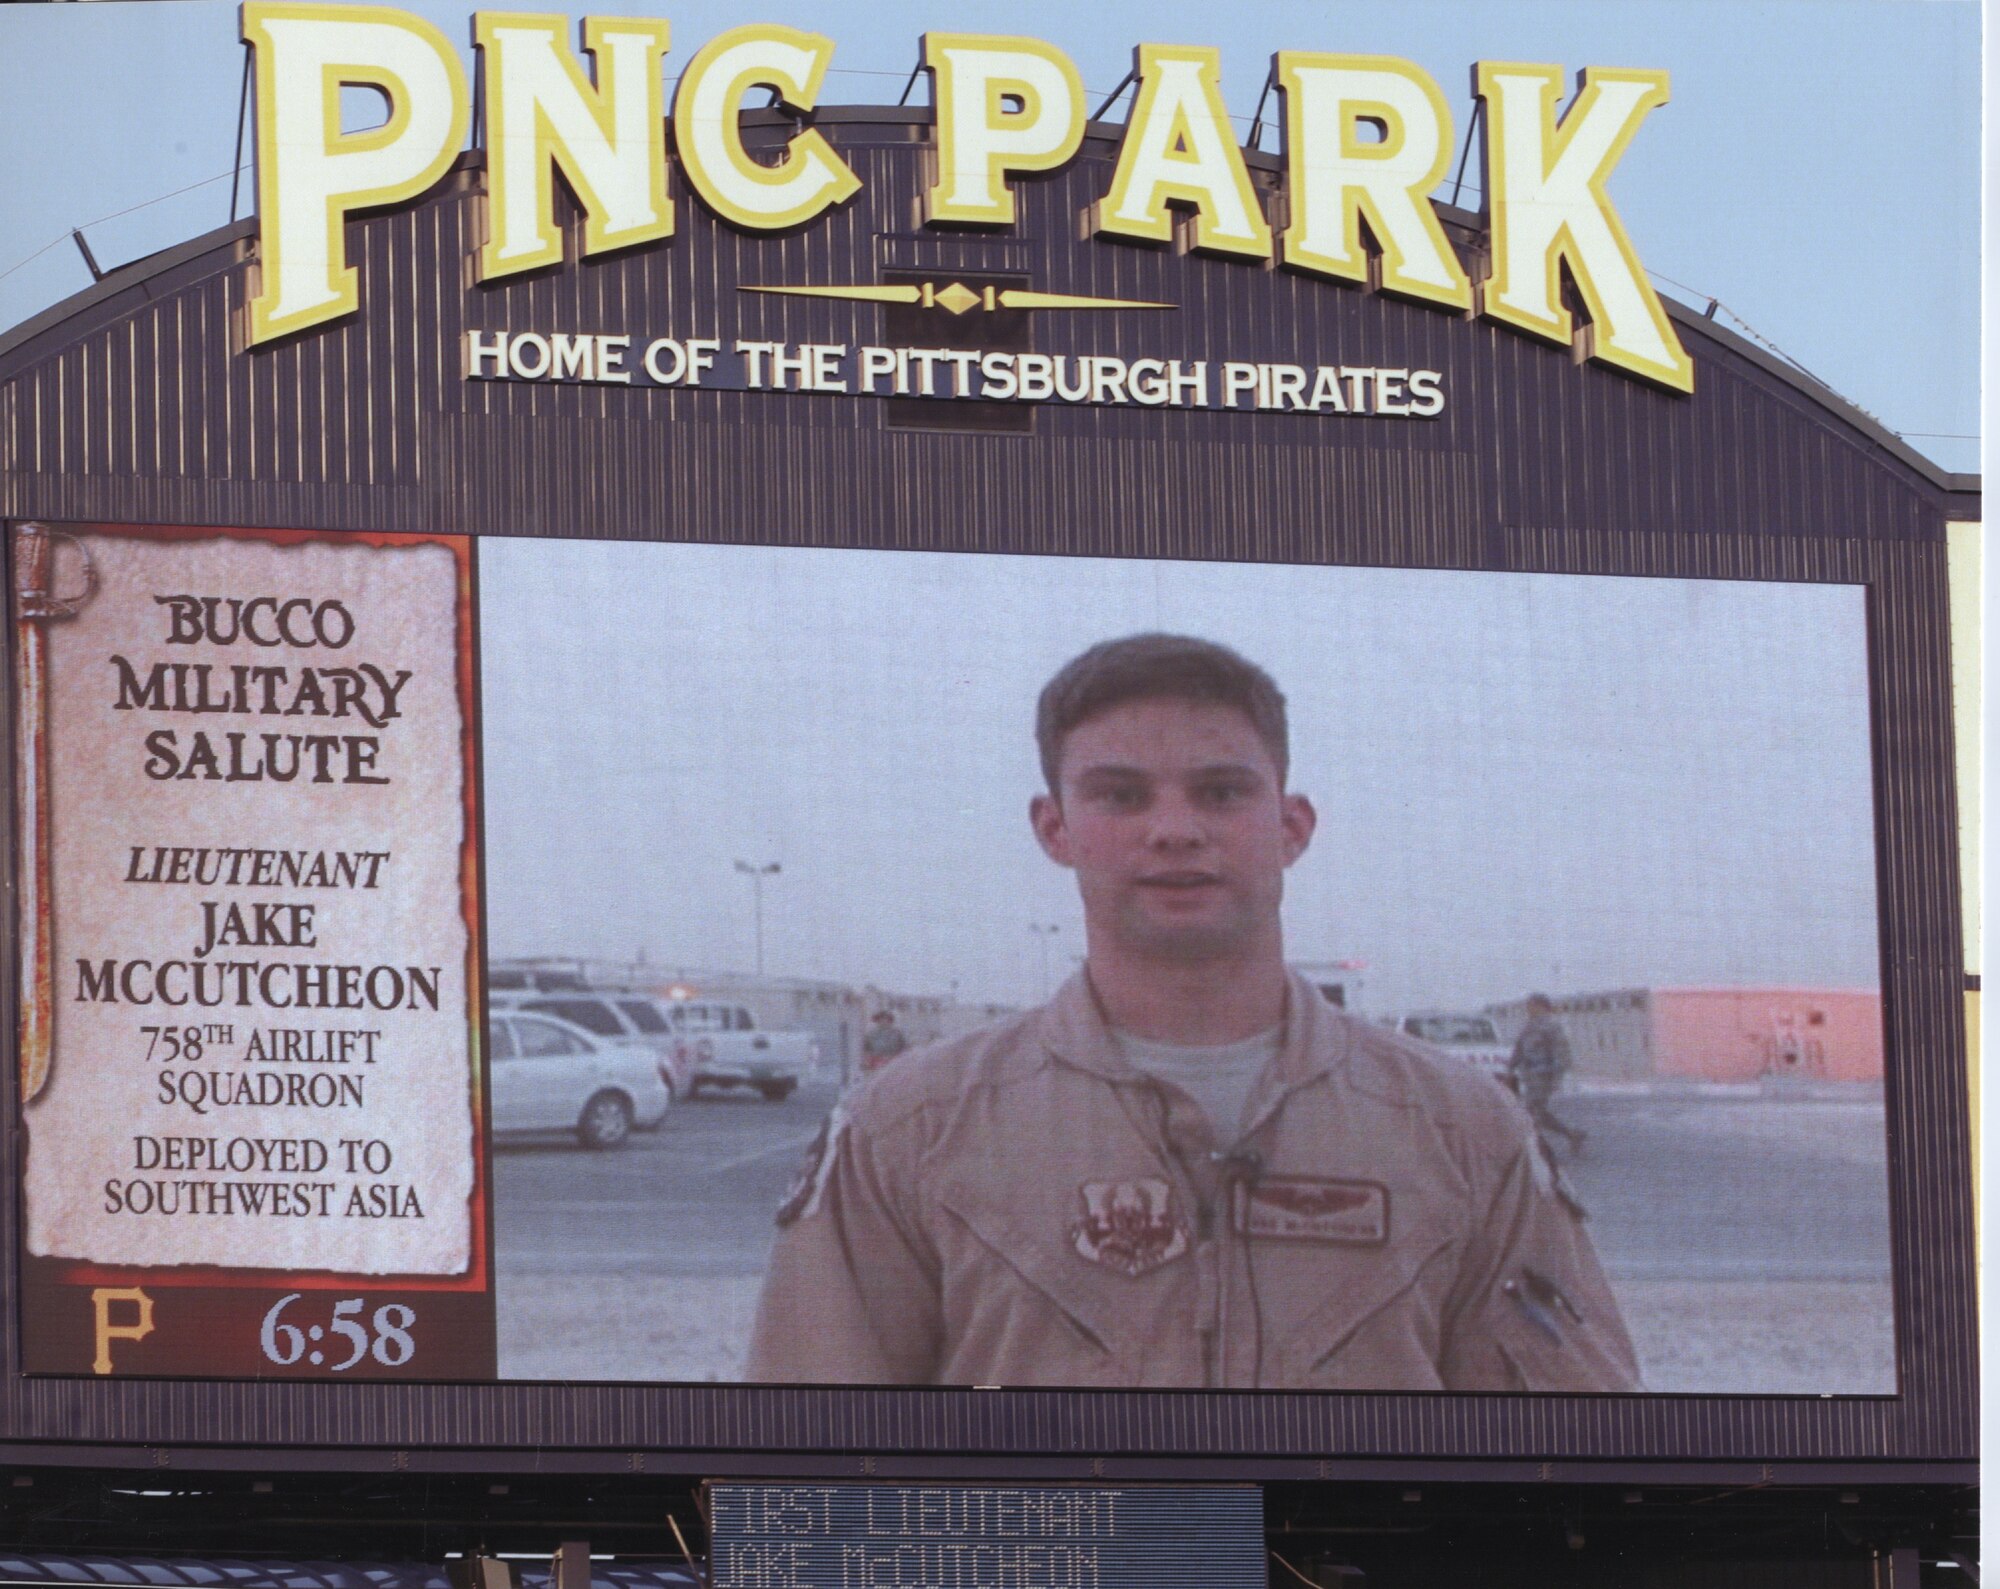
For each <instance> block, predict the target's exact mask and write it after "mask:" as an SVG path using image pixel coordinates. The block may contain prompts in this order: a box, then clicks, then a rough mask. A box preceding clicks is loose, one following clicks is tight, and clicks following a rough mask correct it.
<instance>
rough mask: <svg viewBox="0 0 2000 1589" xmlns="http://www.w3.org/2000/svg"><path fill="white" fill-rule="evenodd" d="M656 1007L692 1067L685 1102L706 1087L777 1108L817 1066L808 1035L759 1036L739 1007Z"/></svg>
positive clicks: (703, 1003) (700, 1002) (685, 1003)
mask: <svg viewBox="0 0 2000 1589" xmlns="http://www.w3.org/2000/svg"><path fill="white" fill-rule="evenodd" d="M658 1007H659V1009H660V1012H661V1013H662V1014H663V1015H665V1016H666V1018H667V1024H668V1025H669V1026H670V1027H671V1028H672V1029H673V1032H674V1037H675V1041H676V1044H677V1052H678V1053H680V1054H682V1055H684V1056H685V1058H686V1060H687V1062H688V1064H689V1066H690V1067H691V1074H692V1077H693V1079H692V1080H691V1081H690V1082H689V1084H688V1096H689V1097H690V1098H693V1097H697V1096H699V1095H700V1094H701V1092H702V1091H703V1089H705V1088H710V1087H722V1088H729V1087H750V1088H754V1089H755V1090H756V1091H757V1092H759V1093H762V1094H763V1095H764V1097H765V1098H766V1099H768V1100H769V1101H770V1102H772V1103H782V1102H783V1101H784V1100H785V1099H787V1098H789V1097H791V1095H792V1094H793V1093H794V1092H796V1091H797V1090H798V1085H799V1083H800V1082H801V1081H803V1080H804V1079H805V1077H806V1073H807V1072H808V1071H809V1070H810V1069H811V1068H812V1067H813V1065H814V1064H816V1063H817V1062H818V1060H819V1043H818V1042H817V1041H816V1040H815V1039H814V1038H813V1036H812V1035H811V1034H810V1033H808V1032H763V1031H759V1030H758V1029H757V1023H756V1022H755V1021H753V1020H751V1019H750V1012H749V1011H748V1010H746V1009H745V1008H744V1007H743V1006H742V1005H740V1004H727V1003H722V1002H719V1001H716V1000H711V999H680V1000H666V999H662V1000H659V1001H658Z"/></svg>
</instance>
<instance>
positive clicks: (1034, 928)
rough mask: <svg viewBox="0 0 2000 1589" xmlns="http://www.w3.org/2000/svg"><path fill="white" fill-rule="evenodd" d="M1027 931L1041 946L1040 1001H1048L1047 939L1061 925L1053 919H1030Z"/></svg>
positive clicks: (1054, 933) (1060, 928)
mask: <svg viewBox="0 0 2000 1589" xmlns="http://www.w3.org/2000/svg"><path fill="white" fill-rule="evenodd" d="M1028 931H1029V932H1031V933H1033V934H1034V935H1035V937H1036V939H1037V940H1038V941H1039V942H1040V944H1041V946H1042V1002H1043V1003H1044V1004H1046V1003H1048V1001H1049V940H1050V939H1051V938H1053V937H1054V936H1055V935H1056V934H1057V933H1059V932H1061V931H1062V926H1061V924H1060V923H1058V922H1053V921H1031V922H1029V923H1028Z"/></svg>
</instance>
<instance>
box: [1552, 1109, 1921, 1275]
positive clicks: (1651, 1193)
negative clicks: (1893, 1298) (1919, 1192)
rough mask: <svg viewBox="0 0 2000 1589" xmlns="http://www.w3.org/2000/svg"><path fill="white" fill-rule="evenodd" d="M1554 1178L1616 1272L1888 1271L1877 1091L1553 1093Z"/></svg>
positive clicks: (1884, 1141) (1883, 1142)
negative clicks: (1556, 1122)
mask: <svg viewBox="0 0 2000 1589" xmlns="http://www.w3.org/2000/svg"><path fill="white" fill-rule="evenodd" d="M1555 1110H1556V1113H1557V1115H1559V1116H1560V1117H1561V1118H1562V1119H1564V1120H1566V1121H1569V1122H1570V1123H1572V1124H1574V1125H1578V1126H1581V1127H1583V1128H1584V1129H1585V1130H1587V1131H1588V1132H1589V1133H1590V1135H1589V1140H1588V1142H1587V1143H1586V1144H1585V1151H1584V1153H1583V1154H1582V1156H1581V1157H1575V1158H1572V1157H1569V1156H1568V1155H1565V1162H1564V1173H1565V1174H1566V1175H1568V1177H1569V1178H1570V1180H1571V1181H1572V1182H1573V1183H1574V1185H1575V1187H1576V1189H1577V1191H1578V1193H1579V1194H1580V1196H1581V1198H1582V1200H1583V1203H1584V1206H1585V1207H1587V1208H1588V1209H1589V1210H1590V1216H1591V1223H1590V1229H1591V1237H1592V1239H1593V1240H1594V1241H1595V1242H1596V1244H1597V1251H1598V1255H1599V1257H1600V1258H1602V1259H1603V1261H1604V1266H1605V1268H1606V1269H1607V1270H1609V1271H1610V1273H1611V1274H1612V1276H1613V1277H1614V1278H1616V1279H1635V1280H1636V1279H1647V1280H1746V1279H1757V1280H1839V1281H1861V1280H1868V1281H1877V1280H1879V1281H1882V1282H1885V1283H1886V1282H1887V1280H1888V1278H1889V1186H1888V1138H1887V1135H1886V1133H1885V1130H1884V1126H1883V1115H1882V1100H1881V1097H1880V1095H1879V1094H1877V1093H1873V1092H1866V1091H1864V1092H1859V1093H1857V1094H1856V1095H1855V1096H1853V1097H1849V1098H1838V1097H1835V1098H1824V1097H1810V1098H1789V1097H1781V1096H1733V1097H1730V1096H1725V1097H1708V1096H1688V1095H1685V1094H1660V1095H1653V1096H1645V1095H1627V1096H1620V1097H1603V1096H1598V1097H1592V1096H1575V1097H1570V1096H1563V1097H1558V1098H1557V1099H1556V1103H1555Z"/></svg>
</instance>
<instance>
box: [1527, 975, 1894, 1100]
mask: <svg viewBox="0 0 2000 1589" xmlns="http://www.w3.org/2000/svg"><path fill="white" fill-rule="evenodd" d="M1550 997H1551V998H1553V999H1554V1001H1555V1006H1556V1014H1557V1016H1558V1017H1559V1018H1560V1019H1561V1021H1562V1023H1563V1027H1564V1029H1565V1030H1566V1031H1567V1032H1568V1033H1569V1039H1570V1045H1571V1047H1572V1048H1574V1049H1575V1051H1576V1069H1577V1074H1578V1075H1579V1076H1584V1077H1598V1078H1602V1079H1606V1080H1644V1079H1647V1078H1650V1077H1656V1076H1681V1077H1687V1078H1689V1079H1692V1080H1698V1081H1757V1080H1761V1079H1762V1078H1764V1077H1766V1076H1803V1077H1810V1078H1813V1079H1815V1080H1820V1081H1880V1080H1881V1079H1882V996H1881V994H1880V993H1878V992H1876V991H1874V990H1873V989H1864V988H1619V989H1615V990H1613V991H1611V992H1608V993H1571V994H1564V995H1560V996H1558V995H1555V994H1551V995H1550ZM1488 1013H1490V1014H1492V1015H1493V1016H1494V1017H1495V1018H1496V1019H1497V1020H1498V1022H1499V1023H1500V1026H1501V1029H1502V1031H1503V1032H1504V1033H1505V1034H1506V1035H1507V1036H1508V1038H1509V1039H1510V1040H1511V1038H1512V1037H1513V1035H1514V1034H1515V1033H1517V1032H1519V1031H1520V1029H1521V1024H1522V1022H1523V1021H1524V1020H1526V1018H1527V1011H1526V1008H1525V1006H1524V1004H1523V1003H1521V1002H1520V1001H1518V1000H1517V1001H1515V1002H1513V1003H1509V1004H1498V1005H1489V1006H1488Z"/></svg>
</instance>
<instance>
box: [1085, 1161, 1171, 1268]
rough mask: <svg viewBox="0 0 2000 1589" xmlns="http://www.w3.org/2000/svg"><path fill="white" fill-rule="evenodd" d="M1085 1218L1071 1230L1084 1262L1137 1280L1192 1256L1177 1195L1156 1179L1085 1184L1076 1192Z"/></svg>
mask: <svg viewBox="0 0 2000 1589" xmlns="http://www.w3.org/2000/svg"><path fill="white" fill-rule="evenodd" d="M1077 1195H1078V1196H1079V1197H1081V1198H1082V1200H1083V1217H1082V1218H1081V1219H1078V1220H1076V1221H1075V1222H1074V1223H1072V1224H1071V1225H1070V1227H1069V1238H1070V1242H1071V1244H1072V1245H1073V1246H1074V1247H1075V1248H1076V1250H1077V1253H1078V1255H1079V1256H1080V1257H1083V1258H1087V1259H1088V1260H1089V1261H1090V1262H1092V1263H1097V1264H1103V1265H1104V1267H1105V1268H1107V1269H1116V1270H1117V1271H1118V1272H1119V1273H1120V1274H1122V1275H1128V1276H1130V1277H1132V1278H1134V1279H1137V1278H1138V1277H1139V1276H1140V1275H1143V1274H1148V1273H1150V1272H1151V1271H1152V1270H1155V1269H1157V1268H1159V1267H1160V1265H1162V1264H1165V1263H1172V1262H1173V1260H1174V1259H1176V1258H1178V1257H1180V1255H1181V1254H1182V1253H1184V1252H1186V1251H1187V1250H1188V1233H1187V1227H1186V1226H1185V1225H1183V1224H1182V1223H1181V1220H1180V1216H1179V1214H1178V1213H1177V1212H1176V1210H1175V1208H1174V1189H1173V1188H1172V1187H1171V1186H1169V1185H1167V1183H1166V1182H1165V1181H1163V1180H1160V1179H1158V1178H1157V1177H1155V1176H1145V1177H1142V1178H1141V1179H1139V1180H1136V1181H1085V1182H1084V1183H1083V1184H1082V1185H1081V1186H1079V1187H1078V1188H1077Z"/></svg>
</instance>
